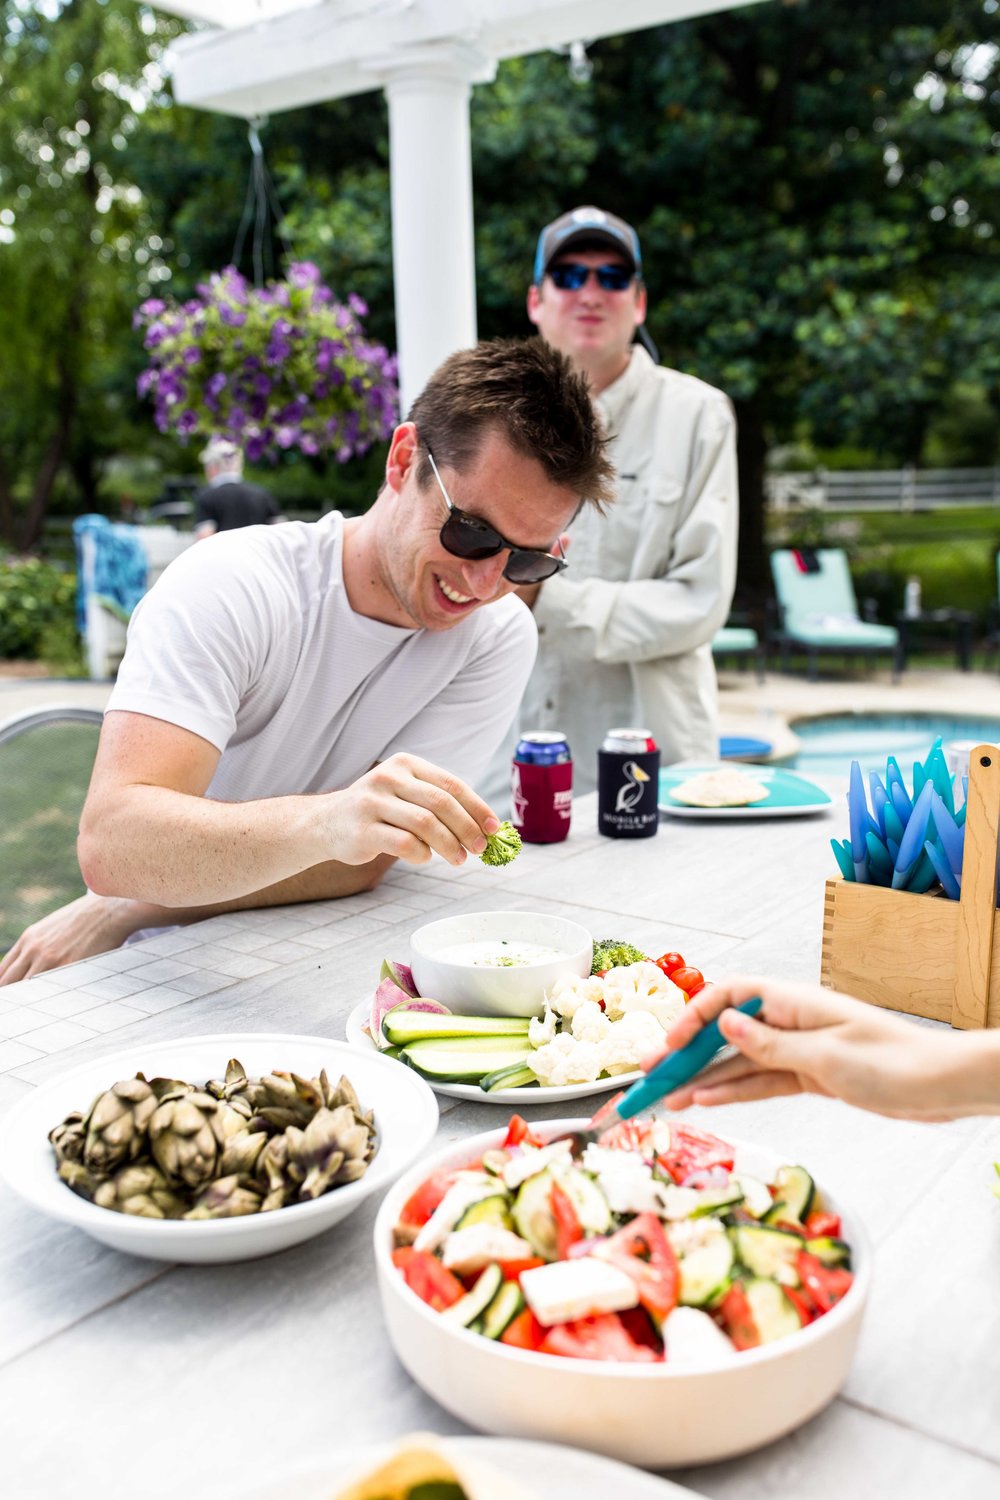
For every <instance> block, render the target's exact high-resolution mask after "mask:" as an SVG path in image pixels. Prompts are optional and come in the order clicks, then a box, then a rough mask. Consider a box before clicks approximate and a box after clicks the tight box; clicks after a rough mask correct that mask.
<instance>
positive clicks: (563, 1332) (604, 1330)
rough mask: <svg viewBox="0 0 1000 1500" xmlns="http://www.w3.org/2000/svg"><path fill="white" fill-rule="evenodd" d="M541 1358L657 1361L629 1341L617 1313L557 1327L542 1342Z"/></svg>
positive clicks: (649, 1350)
mask: <svg viewBox="0 0 1000 1500" xmlns="http://www.w3.org/2000/svg"><path fill="white" fill-rule="evenodd" d="M542 1353H543V1354H563V1355H566V1356H568V1357H569V1358H570V1359H611V1360H617V1361H623V1360H624V1361H630V1362H632V1363H636V1364H649V1363H652V1362H653V1361H654V1360H656V1359H659V1358H660V1356H659V1355H657V1354H656V1353H655V1352H654V1351H653V1350H652V1349H649V1348H647V1347H646V1346H645V1345H644V1344H637V1343H636V1342H635V1340H634V1339H632V1338H631V1337H630V1336H629V1334H628V1332H627V1330H626V1328H625V1325H624V1324H623V1323H622V1321H621V1319H620V1318H619V1317H618V1314H617V1313H599V1314H598V1315H597V1317H594V1318H577V1319H576V1321H575V1322H572V1323H557V1324H555V1326H554V1327H553V1328H550V1329H548V1331H547V1332H546V1334H545V1338H544V1339H543V1340H542Z"/></svg>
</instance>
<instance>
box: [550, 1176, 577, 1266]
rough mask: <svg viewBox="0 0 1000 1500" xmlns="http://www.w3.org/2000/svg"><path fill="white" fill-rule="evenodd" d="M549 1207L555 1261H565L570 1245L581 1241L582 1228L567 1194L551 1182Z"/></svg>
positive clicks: (556, 1183)
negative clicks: (554, 1235) (554, 1239)
mask: <svg viewBox="0 0 1000 1500" xmlns="http://www.w3.org/2000/svg"><path fill="white" fill-rule="evenodd" d="M549 1206H550V1208H551V1209H552V1217H553V1219H555V1221H556V1259H557V1260H566V1258H567V1257H568V1255H569V1247H570V1245H575V1244H576V1242H577V1240H582V1239H583V1226H582V1225H581V1223H580V1215H579V1214H578V1213H577V1211H576V1205H575V1204H574V1202H573V1200H572V1198H571V1197H570V1195H569V1193H567V1191H566V1189H565V1188H564V1187H561V1186H560V1184H559V1183H558V1182H553V1184H552V1187H551V1190H550V1192H549Z"/></svg>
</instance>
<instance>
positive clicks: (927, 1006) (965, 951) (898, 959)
mask: <svg viewBox="0 0 1000 1500" xmlns="http://www.w3.org/2000/svg"><path fill="white" fill-rule="evenodd" d="M998 849H1000V750H998V748H997V746H996V745H978V746H977V747H976V749H975V750H973V752H972V755H971V757H970V767H969V797H968V812H967V814H966V826H965V854H964V858H963V864H962V895H961V899H960V900H959V901H949V900H948V899H947V898H946V897H945V896H942V895H940V894H938V895H924V896H915V895H913V894H912V893H910V892H908V891H893V890H889V889H887V888H886V887H885V886H877V885H855V884H854V883H853V882H850V881H846V880H841V879H839V878H838V879H835V880H828V881H827V883H826V901H825V906H824V911H823V955H822V962H821V970H820V978H821V980H822V983H823V984H825V985H827V986H829V987H830V988H831V989H837V990H846V991H847V993H848V994H851V995H857V996H858V997H859V998H860V999H862V1000H869V1001H871V1003H872V1004H873V1005H883V1006H886V1007H887V1008H888V1009H890V1010H901V1011H906V1012H907V1013H908V1014H909V1015H913V1016H927V1017H929V1018H930V1019H931V1020H933V1021H950V1022H951V1024H952V1026H958V1027H962V1028H972V1027H982V1026H1000V912H998V911H997V860H998Z"/></svg>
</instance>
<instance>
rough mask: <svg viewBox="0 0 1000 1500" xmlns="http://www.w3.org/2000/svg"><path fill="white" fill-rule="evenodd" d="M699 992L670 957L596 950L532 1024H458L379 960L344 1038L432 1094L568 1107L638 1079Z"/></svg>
mask: <svg viewBox="0 0 1000 1500" xmlns="http://www.w3.org/2000/svg"><path fill="white" fill-rule="evenodd" d="M704 983H705V981H704V978H703V976H702V975H701V973H700V971H699V970H697V969H694V968H691V967H690V966H689V965H687V964H686V963H685V962H684V959H683V958H682V956H681V955H680V954H679V953H665V954H663V955H662V956H661V957H660V958H658V959H655V960H653V959H650V958H648V957H647V956H646V955H645V954H643V953H642V952H641V951H640V950H639V949H637V948H635V947H634V946H633V945H631V944H629V943H624V942H619V941H613V942H599V943H595V944H594V955H593V963H592V967H591V973H590V975H588V976H580V975H564V976H563V977H561V978H559V979H557V980H556V981H555V982H554V983H553V984H552V985H551V987H550V988H549V989H548V990H547V991H546V992H545V996H544V1003H543V1007H542V1014H541V1015H540V1016H537V1017H530V1018H528V1017H513V1016H512V1017H505V1016H478V1015H461V1014H455V1013H454V1012H453V1011H452V1010H450V1009H449V1008H448V1007H446V1006H444V1005H441V1004H439V1003H438V1002H437V1001H435V1000H433V999H430V998H427V997H422V996H419V995H418V994H417V992H416V987H415V985H414V983H413V976H412V972H411V971H410V969H409V968H408V967H407V966H406V965H405V964H402V963H396V962H393V961H391V960H388V959H387V960H386V961H385V962H384V963H383V965H382V972H381V976H380V982H379V986H378V988H377V990H376V992H375V995H374V997H373V999H372V1000H371V1002H367V1001H364V1002H361V1003H360V1004H359V1005H358V1006H356V1007H355V1009H354V1010H353V1011H352V1013H351V1015H350V1017H349V1018H348V1022H347V1038H348V1041H349V1042H351V1043H352V1044H354V1045H355V1046H360V1047H369V1048H371V1047H376V1046H377V1047H378V1049H379V1050H380V1051H382V1052H384V1053H385V1054H386V1055H388V1056H392V1057H396V1058H397V1059H398V1060H399V1061H400V1062H403V1063H406V1064H408V1065H409V1066H410V1067H411V1068H414V1069H415V1070H416V1071H417V1072H418V1073H420V1075H421V1076H422V1077H423V1078H425V1079H426V1080H427V1082H428V1083H429V1084H430V1085H431V1087H432V1088H433V1089H435V1090H436V1092H438V1093H440V1094H445V1095H450V1096H452V1097H456V1098H461V1099H478V1100H479V1101H480V1102H487V1101H488V1102H490V1103H510V1102H516V1101H518V1100H519V1099H522V1098H524V1099H531V1100H534V1101H535V1102H538V1103H544V1102H554V1101H558V1100H567V1099H572V1098H574V1097H581V1096H585V1095H588V1094H593V1093H598V1092H606V1091H607V1090H609V1089H617V1088H620V1087H622V1085H623V1084H628V1083H630V1082H633V1081H634V1080H635V1079H636V1078H638V1077H639V1076H640V1074H641V1068H640V1063H641V1061H642V1059H643V1058H645V1057H647V1056H648V1055H649V1054H650V1053H652V1052H655V1051H656V1050H657V1049H658V1048H662V1046H663V1041H664V1037H665V1035H666V1032H667V1030H668V1029H669V1027H670V1026H671V1025H672V1024H673V1022H674V1021H675V1020H676V1019H677V1017H678V1016H679V1015H680V1013H681V1011H682V1010H683V1008H684V1005H685V1003H686V1001H687V1000H688V999H690V998H691V996H692V995H694V994H697V993H698V991H699V989H701V988H702V987H703V985H704Z"/></svg>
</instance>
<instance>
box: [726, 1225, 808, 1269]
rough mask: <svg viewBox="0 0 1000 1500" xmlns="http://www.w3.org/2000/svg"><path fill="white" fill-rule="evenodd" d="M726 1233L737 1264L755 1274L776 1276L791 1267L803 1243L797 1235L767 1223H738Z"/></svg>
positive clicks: (792, 1267) (793, 1265)
mask: <svg viewBox="0 0 1000 1500" xmlns="http://www.w3.org/2000/svg"><path fill="white" fill-rule="evenodd" d="M729 1233H730V1235H731V1236H732V1239H733V1243H734V1245H735V1247H736V1254H737V1257H738V1259H739V1261H740V1263H741V1264H742V1265H744V1266H746V1268H747V1270H748V1271H752V1272H753V1274H754V1275H755V1276H779V1278H780V1276H781V1275H784V1274H787V1272H788V1271H789V1270H794V1268H795V1257H796V1256H797V1255H798V1253H799V1251H800V1250H801V1249H802V1246H803V1245H804V1244H805V1241H804V1240H803V1238H802V1236H801V1235H799V1234H792V1233H791V1232H790V1231H789V1230H787V1229H775V1228H773V1227H772V1226H771V1225H769V1224H740V1225H738V1226H737V1227H736V1228H734V1229H731V1230H730V1231H729ZM797 1279H798V1278H796V1280H797Z"/></svg>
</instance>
